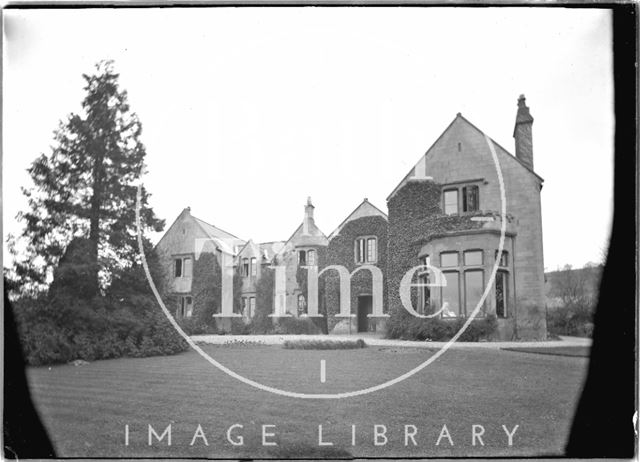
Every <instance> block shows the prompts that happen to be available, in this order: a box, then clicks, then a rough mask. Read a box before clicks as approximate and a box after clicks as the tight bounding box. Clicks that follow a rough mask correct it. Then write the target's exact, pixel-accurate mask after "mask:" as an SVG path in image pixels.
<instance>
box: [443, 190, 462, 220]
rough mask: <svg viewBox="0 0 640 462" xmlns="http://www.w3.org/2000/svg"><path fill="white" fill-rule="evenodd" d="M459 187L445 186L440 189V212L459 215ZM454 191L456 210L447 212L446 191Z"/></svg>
mask: <svg viewBox="0 0 640 462" xmlns="http://www.w3.org/2000/svg"><path fill="white" fill-rule="evenodd" d="M459 189H460V188H446V189H443V190H442V212H443V213H444V214H445V215H459V214H460V191H459ZM451 192H455V193H456V211H455V212H451V213H450V212H447V193H451Z"/></svg>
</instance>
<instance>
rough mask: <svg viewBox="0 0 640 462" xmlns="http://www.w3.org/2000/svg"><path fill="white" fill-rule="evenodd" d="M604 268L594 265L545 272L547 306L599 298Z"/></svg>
mask: <svg viewBox="0 0 640 462" xmlns="http://www.w3.org/2000/svg"><path fill="white" fill-rule="evenodd" d="M602 268H603V267H602V265H594V266H586V267H584V268H576V269H573V268H571V269H569V268H567V269H563V270H560V271H550V272H547V273H545V274H544V280H545V283H544V289H545V297H546V300H547V306H548V307H550V308H552V307H557V306H561V305H563V304H566V303H567V302H570V301H578V300H580V299H582V300H585V299H591V300H595V299H597V297H598V288H599V285H600V275H601V274H602Z"/></svg>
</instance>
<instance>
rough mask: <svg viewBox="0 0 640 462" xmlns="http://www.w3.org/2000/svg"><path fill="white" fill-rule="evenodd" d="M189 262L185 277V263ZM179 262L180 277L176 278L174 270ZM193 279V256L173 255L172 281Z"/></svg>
mask: <svg viewBox="0 0 640 462" xmlns="http://www.w3.org/2000/svg"><path fill="white" fill-rule="evenodd" d="M187 260H189V261H190V262H191V265H190V266H189V273H190V274H189V275H187V271H186V268H187V266H186V263H185V262H186V261H187ZM178 262H180V275H179V276H176V273H177V271H176V269H177V263H178ZM191 277H193V256H192V255H191V254H187V255H174V256H173V278H174V279H178V278H191Z"/></svg>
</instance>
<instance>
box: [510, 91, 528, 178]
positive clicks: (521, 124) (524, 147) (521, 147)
mask: <svg viewBox="0 0 640 462" xmlns="http://www.w3.org/2000/svg"><path fill="white" fill-rule="evenodd" d="M532 126H533V117H532V116H531V113H529V108H528V107H527V104H526V103H525V97H524V95H520V98H518V114H517V115H516V125H515V127H514V128H513V137H514V138H515V140H516V157H517V158H518V159H520V161H522V163H524V164H525V165H526V166H527V167H529V168H530V169H531V170H533V140H532V137H531V127H532Z"/></svg>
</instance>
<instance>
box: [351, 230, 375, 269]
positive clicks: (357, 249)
mask: <svg viewBox="0 0 640 462" xmlns="http://www.w3.org/2000/svg"><path fill="white" fill-rule="evenodd" d="M370 240H372V241H373V242H374V244H373V246H374V247H375V249H374V250H375V255H374V256H373V260H370V259H369V241H370ZM360 242H362V246H361V245H360ZM361 247H362V248H361ZM358 256H360V257H361V258H360V259H359V258H358ZM353 261H354V262H355V264H356V265H373V264H376V263H378V236H376V235H373V234H371V235H363V236H358V237H356V238H355V239H354V241H353Z"/></svg>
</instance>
